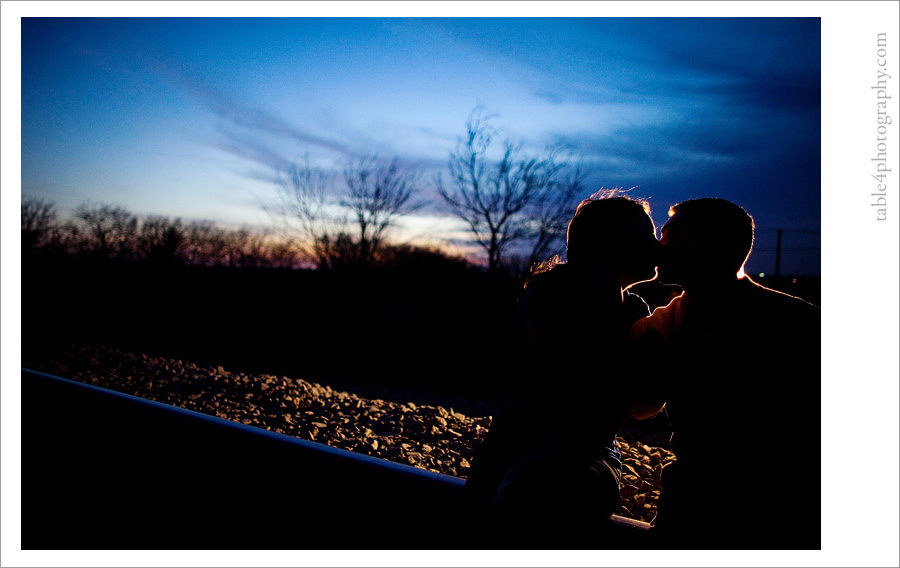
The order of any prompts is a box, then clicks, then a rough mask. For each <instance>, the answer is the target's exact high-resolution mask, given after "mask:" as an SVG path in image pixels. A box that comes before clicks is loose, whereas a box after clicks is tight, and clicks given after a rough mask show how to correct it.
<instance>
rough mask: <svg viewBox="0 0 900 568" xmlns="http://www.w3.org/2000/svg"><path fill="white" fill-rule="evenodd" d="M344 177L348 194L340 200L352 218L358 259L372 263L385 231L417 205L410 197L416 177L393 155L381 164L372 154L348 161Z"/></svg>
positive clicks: (412, 193)
mask: <svg viewBox="0 0 900 568" xmlns="http://www.w3.org/2000/svg"><path fill="white" fill-rule="evenodd" d="M344 178H345V180H346V183H347V190H348V195H347V197H346V198H345V199H343V200H342V201H341V204H342V205H343V206H344V207H346V208H347V209H349V210H350V214H351V216H352V218H353V219H354V220H355V224H356V228H357V231H358V232H357V235H356V246H357V248H358V249H359V251H358V252H359V260H360V261H361V262H363V263H364V264H372V263H373V262H374V260H375V257H376V255H377V253H378V252H379V250H380V248H381V247H382V245H383V244H384V237H385V233H386V231H387V230H388V229H389V228H390V227H392V226H394V225H395V224H396V220H397V218H398V217H399V216H401V215H404V214H406V213H410V212H412V211H413V210H415V209H416V208H418V206H419V204H416V203H412V202H411V201H410V199H411V198H412V197H413V195H414V194H415V192H416V191H417V190H418V185H419V177H418V174H417V173H416V172H414V171H412V170H404V169H401V168H400V166H399V165H398V163H397V159H396V158H394V159H393V160H392V161H391V162H390V164H387V165H384V164H379V162H378V158H377V157H371V158H364V159H361V160H359V161H358V162H355V163H352V164H351V165H349V166H348V167H347V168H346V169H345V171H344Z"/></svg>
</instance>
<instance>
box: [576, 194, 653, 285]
mask: <svg viewBox="0 0 900 568" xmlns="http://www.w3.org/2000/svg"><path fill="white" fill-rule="evenodd" d="M617 193H618V192H617V191H611V192H605V193H604V194H600V195H597V194H595V196H593V197H591V198H589V199H585V200H584V201H582V202H581V203H580V204H579V205H578V207H577V208H576V209H575V215H574V216H573V217H572V220H571V221H569V229H568V232H567V233H566V243H567V244H566V248H567V251H568V254H567V257H568V260H567V262H568V264H570V265H572V266H573V267H580V268H582V269H588V270H591V269H603V270H607V271H611V272H613V273H616V274H618V275H619V276H620V277H621V278H622V286H623V287H627V286H630V285H632V284H635V283H637V282H643V281H647V280H653V279H654V278H656V263H657V254H658V252H659V247H660V245H659V242H658V241H657V240H656V227H655V226H654V224H653V220H652V219H651V218H650V215H649V211H650V207H649V205H648V204H647V203H646V202H644V201H637V200H634V199H631V198H628V197H622V196H619V195H617Z"/></svg>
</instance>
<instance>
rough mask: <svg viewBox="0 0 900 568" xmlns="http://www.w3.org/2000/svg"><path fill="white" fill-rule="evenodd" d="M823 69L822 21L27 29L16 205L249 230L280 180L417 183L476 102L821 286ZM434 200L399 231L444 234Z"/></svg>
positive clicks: (517, 130) (92, 22)
mask: <svg viewBox="0 0 900 568" xmlns="http://www.w3.org/2000/svg"><path fill="white" fill-rule="evenodd" d="M820 52H821V38H820V20H819V19H818V18H653V19H642V18H521V19H516V18H513V19H510V18H449V19H441V18H423V19H410V18H352V19H341V18H56V19H51V18H47V19H45V18H28V19H23V21H22V194H23V196H28V197H40V198H43V199H48V200H52V201H54V202H56V203H57V204H58V206H59V209H60V210H61V211H62V212H63V213H65V212H67V211H69V210H71V209H72V208H74V207H75V206H77V205H78V204H80V203H82V202H95V203H96V202H104V203H116V204H120V205H123V206H125V207H127V208H128V209H130V210H131V211H132V212H134V213H137V214H139V215H147V214H162V215H169V216H173V217H175V216H178V217H182V218H185V219H210V220H213V221H216V222H220V223H223V224H233V225H241V224H249V225H256V226H265V225H267V224H269V223H270V220H269V218H268V217H267V215H266V214H265V213H264V212H263V211H262V210H261V208H260V206H259V203H260V202H261V201H266V200H269V199H271V198H273V197H274V195H275V190H274V185H273V183H272V179H273V177H274V174H275V171H276V170H277V169H278V168H281V167H284V166H286V165H287V164H289V163H291V162H295V161H298V160H299V159H300V158H301V157H302V156H303V155H304V154H308V155H309V156H310V158H311V160H312V161H314V162H316V163H321V164H323V165H330V164H341V163H343V161H345V160H346V159H347V158H351V157H354V156H363V155H369V154H374V153H377V154H379V155H380V156H384V157H393V156H397V157H398V158H400V159H401V160H402V161H403V162H404V163H408V164H411V165H414V166H416V167H418V168H420V169H422V170H423V172H425V174H426V175H425V179H426V180H427V179H430V178H431V176H433V175H434V174H435V173H437V172H439V171H441V170H442V169H444V168H445V167H446V163H447V158H448V155H449V152H450V150H451V148H452V147H453V145H454V143H455V141H456V138H457V136H459V135H460V134H462V132H463V129H464V125H465V121H466V118H467V117H468V115H469V113H470V112H471V111H472V109H473V108H474V107H475V106H476V105H478V104H482V105H484V106H485V107H486V108H487V109H488V110H489V111H491V112H492V113H494V114H496V115H497V118H496V119H495V123H496V125H497V126H499V127H501V128H503V129H504V131H505V133H506V134H507V135H509V136H510V137H512V138H514V139H523V140H525V142H526V144H527V148H529V149H531V150H533V151H539V150H540V149H542V148H543V147H544V146H546V145H548V144H552V143H560V142H561V143H565V144H567V145H569V146H570V147H571V149H572V151H573V152H574V154H575V155H577V156H579V157H580V158H581V159H582V160H583V161H584V162H585V163H586V164H588V165H589V167H590V169H591V172H592V173H591V176H590V178H589V182H590V187H591V188H592V189H599V188H600V187H615V186H621V187H626V188H630V187H634V186H638V188H637V189H636V190H635V191H634V194H635V195H638V196H642V197H647V198H649V199H650V203H651V207H652V209H653V216H654V218H655V219H656V221H657V224H661V223H663V222H664V221H665V218H666V210H667V209H668V207H669V206H670V205H672V204H674V203H677V202H678V201H682V200H684V199H689V198H692V197H704V196H718V197H723V198H726V199H731V200H733V201H735V202H737V203H739V204H741V205H743V206H744V207H746V208H747V209H748V210H749V211H750V213H751V214H753V215H754V217H755V218H756V221H757V225H758V228H759V230H758V233H757V246H756V250H755V252H754V254H753V255H752V256H751V261H750V263H749V265H748V272H750V273H751V274H756V273H758V272H769V273H771V272H772V270H773V269H774V246H775V234H776V229H778V228H782V229H784V239H783V246H784V249H785V250H784V252H783V254H782V272H794V273H800V274H819V263H820V260H819V259H820V256H819V242H820V238H821V236H820V233H819V230H820V228H821V221H820V219H821V213H820V208H821V174H820V167H821V159H820V144H821V132H820V124H821V104H820V96H821V89H820V81H821V64H820V60H821V55H820ZM427 195H429V194H426V196H427ZM438 205H439V203H438V201H437V200H436V199H435V200H434V201H433V204H432V206H429V207H426V208H424V209H423V210H422V211H420V212H419V214H418V215H417V217H416V218H413V219H409V220H408V221H407V227H406V228H405V229H403V230H400V231H399V232H398V233H397V236H398V237H399V238H405V237H406V238H408V237H409V236H410V235H413V236H420V237H421V236H425V237H429V236H430V237H433V238H440V237H441V236H442V235H447V234H448V231H449V230H451V229H452V228H453V227H454V226H455V225H454V224H453V223H452V222H448V220H447V219H446V218H444V217H442V213H441V212H440V210H439V207H438Z"/></svg>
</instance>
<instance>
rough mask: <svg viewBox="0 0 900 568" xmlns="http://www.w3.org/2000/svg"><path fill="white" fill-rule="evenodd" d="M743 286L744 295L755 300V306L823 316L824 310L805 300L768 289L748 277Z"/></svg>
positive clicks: (810, 315) (809, 315)
mask: <svg viewBox="0 0 900 568" xmlns="http://www.w3.org/2000/svg"><path fill="white" fill-rule="evenodd" d="M742 286H743V289H744V294H745V295H746V297H747V298H750V299H752V300H754V302H753V303H754V304H757V305H759V304H763V305H768V306H769V307H770V308H771V309H773V310H777V311H789V312H792V313H795V314H798V315H805V316H807V317H820V316H821V312H822V310H821V309H820V308H819V306H816V305H815V304H812V303H810V302H807V301H806V300H804V299H803V298H798V297H797V296H792V295H790V294H787V293H785V292H781V291H779V290H773V289H772V288H767V287H766V286H763V285H762V284H759V283H758V282H756V281H754V280H752V279H750V278H748V277H745V278H744V282H743V284H742Z"/></svg>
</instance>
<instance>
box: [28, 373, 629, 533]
mask: <svg viewBox="0 0 900 568" xmlns="http://www.w3.org/2000/svg"><path fill="white" fill-rule="evenodd" d="M464 485H465V484H464V481H463V480H462V479H459V478H456V477H451V476H448V475H443V474H439V473H435V472H432V471H428V470H423V469H419V468H414V467H412V466H407V465H403V464H398V463H395V462H391V461H388V460H383V459H380V458H375V457H371V456H367V455H363V454H358V453H354V452H350V451H347V450H343V449H339V448H334V447H331V446H327V445H325V444H319V443H315V442H310V441H306V440H301V439H299V438H294V437H291V436H287V435H284V434H279V433H276V432H271V431H268V430H263V429H261V428H257V427H252V426H248V425H245V424H241V423H237V422H232V421H229V420H224V419H221V418H218V417H214V416H209V415H206V414H202V413H199V412H195V411H192V410H188V409H184V408H179V407H175V406H170V405H167V404H163V403H159V402H156V401H151V400H147V399H143V398H140V397H136V396H132V395H128V394H123V393H119V392H115V391H112V390H109V389H104V388H100V387H96V386H93V385H88V384H84V383H80V382H77V381H72V380H70V379H64V378H61V377H56V376H52V375H47V374H44V373H39V372H35V371H32V370H28V369H22V548H24V549H57V550H61V549H475V548H495V546H492V543H491V542H490V541H489V540H485V539H484V538H482V529H483V527H481V523H480V521H479V519H478V518H477V517H473V515H472V514H471V513H470V512H469V511H468V508H467V507H466V503H465V494H464ZM613 522H614V524H616V525H617V526H619V527H630V528H631V529H634V528H637V529H646V524H642V523H639V522H637V521H629V520H627V519H622V518H618V517H614V519H613ZM628 532H629V533H634V532H640V531H634V530H629V531H628Z"/></svg>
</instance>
